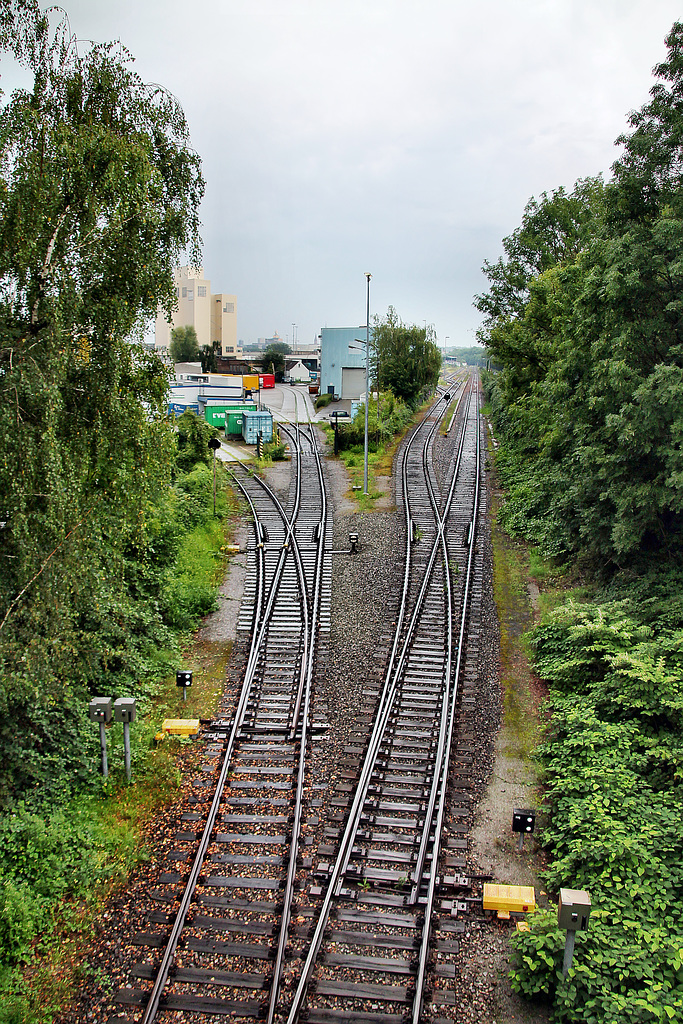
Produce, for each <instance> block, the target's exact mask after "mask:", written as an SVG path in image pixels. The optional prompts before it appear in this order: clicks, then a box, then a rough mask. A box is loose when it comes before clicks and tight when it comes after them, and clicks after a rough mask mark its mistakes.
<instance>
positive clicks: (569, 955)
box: [562, 929, 576, 978]
mask: <svg viewBox="0 0 683 1024" xmlns="http://www.w3.org/2000/svg"><path fill="white" fill-rule="evenodd" d="M575 939H576V932H575V931H574V930H573V929H570V930H569V931H568V932H567V938H566V941H565V944H564V961H563V962H562V977H563V978H566V977H567V975H568V974H569V968H570V967H571V965H572V959H573V957H574V940H575Z"/></svg>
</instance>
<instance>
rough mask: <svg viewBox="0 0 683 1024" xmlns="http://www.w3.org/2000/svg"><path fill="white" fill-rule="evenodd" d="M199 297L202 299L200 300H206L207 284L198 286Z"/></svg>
mask: <svg viewBox="0 0 683 1024" xmlns="http://www.w3.org/2000/svg"><path fill="white" fill-rule="evenodd" d="M197 297H198V298H200V299H205V298H206V285H205V284H198V285H197Z"/></svg>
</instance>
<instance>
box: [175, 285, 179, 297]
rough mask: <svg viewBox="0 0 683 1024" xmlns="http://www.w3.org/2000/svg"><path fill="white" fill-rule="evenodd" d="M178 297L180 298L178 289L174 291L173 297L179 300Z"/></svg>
mask: <svg viewBox="0 0 683 1024" xmlns="http://www.w3.org/2000/svg"><path fill="white" fill-rule="evenodd" d="M179 296H180V288H176V290H175V297H176V299H177V298H179Z"/></svg>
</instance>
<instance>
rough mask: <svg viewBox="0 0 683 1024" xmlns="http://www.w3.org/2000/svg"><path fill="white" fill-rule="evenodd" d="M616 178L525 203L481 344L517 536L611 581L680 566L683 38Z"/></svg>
mask: <svg viewBox="0 0 683 1024" xmlns="http://www.w3.org/2000/svg"><path fill="white" fill-rule="evenodd" d="M666 43H667V48H668V55H667V59H666V60H665V61H664V62H663V63H661V64H659V65H658V66H657V67H656V68H655V69H654V74H655V77H656V83H655V85H654V86H653V88H652V90H651V97H650V100H649V102H648V103H646V104H645V105H644V106H643V107H642V108H641V109H640V110H639V111H636V112H633V113H631V115H630V116H629V121H628V123H629V128H630V130H629V131H628V132H626V133H625V134H623V135H622V136H620V137H619V138H618V139H617V143H618V144H619V145H620V146H621V147H622V152H621V155H620V156H619V158H618V159H617V160H616V162H615V163H614V165H613V167H612V178H611V180H610V181H609V182H607V183H606V182H604V181H603V179H602V178H601V177H596V178H586V179H583V180H580V181H578V182H577V183H576V185H575V186H574V187H573V189H571V190H570V191H567V190H565V189H564V188H558V189H555V190H554V191H552V192H549V193H543V195H542V196H541V197H540V198H539V199H532V200H530V202H529V203H528V205H527V207H526V209H525V211H524V216H523V218H522V223H521V225H520V227H519V228H517V229H516V230H515V231H514V232H513V233H512V234H511V235H510V236H509V237H508V238H506V239H504V242H503V248H504V255H503V256H502V257H501V258H500V259H499V260H497V261H496V262H495V263H486V264H485V266H484V273H485V274H486V276H487V278H488V281H489V288H488V291H487V292H486V293H484V294H482V295H480V296H478V297H477V299H476V303H475V304H476V305H477V307H478V309H479V310H480V311H481V312H482V313H483V314H484V317H485V321H484V327H483V329H482V331H481V335H480V338H481V340H482V341H483V342H484V343H485V344H486V346H487V348H488V350H489V352H490V354H491V356H492V357H493V359H494V365H497V366H498V367H500V369H499V372H496V373H495V374H493V375H492V376H491V377H490V378H489V379H488V381H487V388H488V393H489V396H490V400H491V404H492V410H493V419H494V423H495V425H496V428H497V429H498V430H499V432H500V433H501V436H502V437H503V439H504V446H503V452H502V453H501V459H500V466H501V471H502V473H503V477H504V480H505V483H506V485H507V486H508V488H509V498H508V502H507V506H506V510H505V513H504V518H505V522H506V524H507V525H508V527H509V528H511V529H513V530H515V529H517V530H520V531H522V532H525V533H527V535H529V536H530V537H532V538H533V539H535V540H536V541H537V542H538V543H540V544H541V545H542V546H543V548H544V549H545V550H546V551H548V552H552V553H557V554H560V553H571V554H572V555H582V556H587V557H588V558H589V559H590V560H591V561H592V562H593V563H594V564H598V565H601V566H603V567H604V568H606V569H607V571H609V572H611V571H615V570H617V569H619V568H620V567H624V566H627V565H632V564H633V559H634V558H635V557H639V556H640V555H643V556H644V557H646V558H647V557H648V556H649V555H650V554H651V553H653V552H657V553H658V554H659V555H661V556H664V557H674V556H676V557H678V556H679V555H680V553H681V525H682V522H683V521H682V519H681V515H682V512H683V454H682V452H681V438H682V436H683V322H682V319H681V313H682V310H683V264H682V263H681V258H680V254H681V246H682V242H683V172H682V164H681V157H682V148H681V138H682V136H683V25H682V24H681V23H680V22H677V23H676V24H674V26H673V28H672V29H671V32H670V33H669V35H668V36H667V40H666Z"/></svg>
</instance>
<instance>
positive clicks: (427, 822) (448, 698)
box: [408, 392, 471, 905]
mask: <svg viewBox="0 0 683 1024" xmlns="http://www.w3.org/2000/svg"><path fill="white" fill-rule="evenodd" d="M470 395H471V393H470ZM462 398H464V392H463V395H462V396H461V401H462ZM461 401H459V402H458V407H456V412H455V415H457V409H458V408H459V406H460V404H461ZM470 401H471V397H470V398H468V400H467V407H466V410H465V420H466V419H467V416H468V414H469V406H470ZM465 435H466V430H465V429H463V431H462V434H461V436H460V443H459V445H458V454H457V459H456V465H455V470H454V472H453V477H452V480H451V484H450V487H449V490H448V495H447V498H446V501H445V503H444V510H443V513H440V512H439V511H438V509H437V503H436V495H435V494H434V488H433V486H432V481H431V479H430V477H429V473H428V467H427V445H426V444H425V446H424V449H423V453H422V464H423V468H424V471H425V479H426V480H427V491H428V493H429V497H430V501H431V503H432V507H433V509H434V512H435V514H436V515H437V519H438V538H437V539H438V542H439V544H440V547H441V553H442V556H443V565H444V574H445V579H446V590H447V593H446V607H447V621H448V626H447V632H446V637H447V648H446V662H445V665H444V680H445V685H444V690H443V694H442V698H441V717H440V724H439V740H438V744H437V750H436V756H435V759H434V773H433V776H432V785H431V787H430V792H429V801H428V804H427V811H426V813H425V818H424V822H423V826H422V836H421V839H420V848H419V850H418V854H417V859H416V862H415V867H414V869H413V872H412V877H413V886H412V888H411V891H410V896H409V897H408V904H409V905H413V904H415V903H416V902H417V899H418V896H419V892H420V888H421V886H422V872H423V871H424V865H425V861H426V859H427V846H428V844H429V837H430V834H431V824H432V817H433V815H434V807H435V805H436V799H437V789H438V779H439V776H440V774H441V765H442V762H443V759H444V754H445V752H446V751H447V750H448V747H447V746H446V731H447V720H448V711H449V708H450V707H451V705H452V703H453V701H454V699H455V695H456V694H457V684H458V671H457V670H456V673H455V676H454V679H453V680H451V666H452V660H453V595H452V586H451V574H450V567H449V565H448V545H447V543H446V535H445V525H446V519H447V518H448V515H449V513H450V510H451V505H452V503H453V496H454V494H455V485H456V481H457V479H458V473H459V469H460V461H461V458H462V452H463V448H464V445H465ZM465 607H466V605H464V604H463V609H464V608H465ZM458 665H459V660H458Z"/></svg>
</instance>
